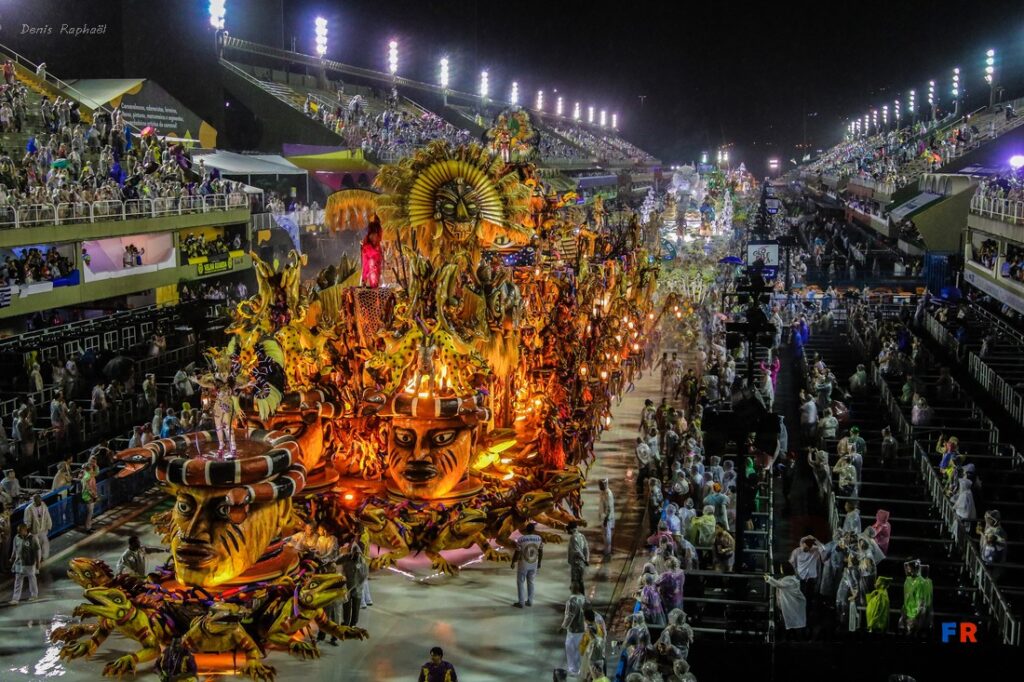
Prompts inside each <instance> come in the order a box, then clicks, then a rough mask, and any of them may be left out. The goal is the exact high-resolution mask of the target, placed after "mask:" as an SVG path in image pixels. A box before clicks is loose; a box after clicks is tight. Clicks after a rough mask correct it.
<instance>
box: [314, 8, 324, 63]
mask: <svg viewBox="0 0 1024 682" xmlns="http://www.w3.org/2000/svg"><path fill="white" fill-rule="evenodd" d="M313 24H314V33H315V34H316V53H317V54H318V55H320V56H321V57H323V56H324V55H325V54H327V20H326V19H324V18H323V17H317V18H316V21H314V22H313Z"/></svg>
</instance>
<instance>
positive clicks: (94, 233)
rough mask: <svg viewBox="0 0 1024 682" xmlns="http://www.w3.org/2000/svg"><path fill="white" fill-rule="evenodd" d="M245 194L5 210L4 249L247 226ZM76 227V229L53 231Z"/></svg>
mask: <svg viewBox="0 0 1024 682" xmlns="http://www.w3.org/2000/svg"><path fill="white" fill-rule="evenodd" d="M248 218H249V200H248V198H247V196H246V195H245V194H244V193H241V192H239V193H232V194H208V195H205V196H185V197H158V198H156V199H129V200H127V201H117V200H113V201H94V202H92V203H87V202H75V203H61V204H31V205H28V206H19V207H13V206H0V247H10V246H20V245H23V244H39V243H54V242H62V241H80V240H83V239H98V238H102V237H111V236H119V235H129V234H135V233H139V232H157V231H165V230H178V229H182V228H187V227H195V226H199V225H209V224H211V223H217V224H224V223H232V222H246V221H247V220H248ZM63 226H69V227H70V226H74V228H73V229H68V230H64V231H63V234H62V231H61V230H60V229H58V230H57V231H56V232H55V231H54V228H55V227H57V228H61V227H63Z"/></svg>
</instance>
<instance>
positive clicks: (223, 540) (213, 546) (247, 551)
mask: <svg viewBox="0 0 1024 682" xmlns="http://www.w3.org/2000/svg"><path fill="white" fill-rule="evenodd" d="M175 495H176V499H175V502H174V511H173V514H172V523H173V525H174V534H173V537H172V538H171V556H172V558H173V559H174V571H175V574H176V575H177V578H178V580H179V581H180V582H181V583H182V584H184V585H199V586H206V587H209V586H213V585H220V584H221V583H224V582H227V581H229V580H231V579H233V578H236V577H238V576H239V575H241V574H242V573H244V572H245V571H246V570H247V569H249V568H250V567H252V565H253V564H255V563H256V562H257V561H258V560H259V558H260V556H262V555H263V553H264V552H265V551H266V549H267V546H268V545H269V544H270V542H271V540H273V539H274V538H275V537H277V535H278V532H279V531H280V529H281V527H282V526H283V525H284V523H285V522H286V521H287V520H288V517H289V515H290V514H291V506H292V501H291V498H286V499H282V500H275V501H274V502H267V503H261V504H253V505H250V507H249V513H248V515H247V516H246V518H245V520H243V521H242V522H241V523H232V522H231V519H230V518H228V510H229V507H228V505H227V503H226V502H225V500H224V490H223V489H218V488H197V487H178V488H177V489H176V490H175Z"/></svg>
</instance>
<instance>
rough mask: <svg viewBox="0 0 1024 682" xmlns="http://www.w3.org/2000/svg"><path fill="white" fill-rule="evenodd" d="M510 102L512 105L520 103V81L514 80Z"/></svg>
mask: <svg viewBox="0 0 1024 682" xmlns="http://www.w3.org/2000/svg"><path fill="white" fill-rule="evenodd" d="M509 103H510V104H511V105H512V106H518V105H519V83H517V82H516V81H512V96H511V97H510V98H509Z"/></svg>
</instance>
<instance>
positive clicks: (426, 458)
mask: <svg viewBox="0 0 1024 682" xmlns="http://www.w3.org/2000/svg"><path fill="white" fill-rule="evenodd" d="M475 443H476V427H475V426H468V425H467V424H466V423H465V422H464V421H463V420H461V419H415V418H409V417H395V418H394V420H393V422H392V424H391V436H390V438H389V440H388V461H387V466H388V475H389V476H390V477H391V482H392V484H393V485H394V488H395V489H396V490H397V492H399V493H400V494H402V495H403V496H405V497H408V498H409V499H413V500H432V499H437V498H440V497H444V496H445V495H447V494H448V493H450V492H451V491H452V490H453V489H454V488H455V486H456V485H458V483H459V481H461V480H462V478H463V476H465V474H466V470H467V469H468V468H469V462H470V456H471V455H472V452H473V446H474V445H475Z"/></svg>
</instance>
